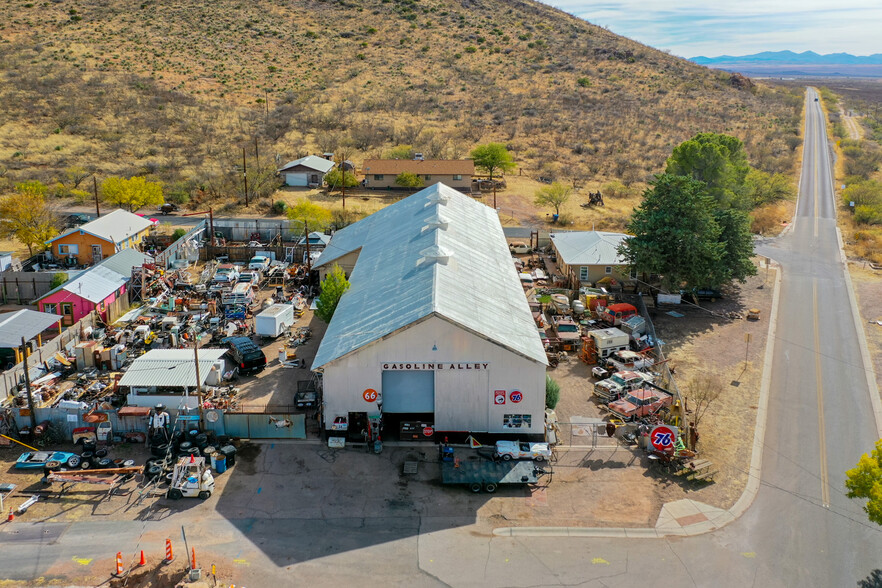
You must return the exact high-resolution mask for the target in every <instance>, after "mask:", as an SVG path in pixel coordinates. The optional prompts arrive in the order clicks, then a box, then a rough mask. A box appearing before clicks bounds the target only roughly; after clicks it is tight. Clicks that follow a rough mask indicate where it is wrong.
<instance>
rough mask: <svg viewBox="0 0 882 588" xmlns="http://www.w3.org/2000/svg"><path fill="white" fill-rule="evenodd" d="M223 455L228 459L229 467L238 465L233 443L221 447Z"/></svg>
mask: <svg viewBox="0 0 882 588" xmlns="http://www.w3.org/2000/svg"><path fill="white" fill-rule="evenodd" d="M220 452H221V455H223V456H224V457H225V458H226V460H227V464H226V465H227V467H228V468H231V467H233V466H234V465H236V448H235V447H233V446H232V445H224V446H223V447H221V448H220Z"/></svg>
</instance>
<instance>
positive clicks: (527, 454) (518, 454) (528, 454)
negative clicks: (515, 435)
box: [496, 441, 551, 461]
mask: <svg viewBox="0 0 882 588" xmlns="http://www.w3.org/2000/svg"><path fill="white" fill-rule="evenodd" d="M496 455H497V456H499V457H501V458H502V459H504V460H505V461H510V460H512V459H535V460H536V461H545V460H546V459H551V447H549V446H548V443H526V442H523V441H497V442H496Z"/></svg>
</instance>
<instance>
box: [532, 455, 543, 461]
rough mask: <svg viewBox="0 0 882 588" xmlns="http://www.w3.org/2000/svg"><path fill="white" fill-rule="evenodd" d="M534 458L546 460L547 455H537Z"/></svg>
mask: <svg viewBox="0 0 882 588" xmlns="http://www.w3.org/2000/svg"><path fill="white" fill-rule="evenodd" d="M533 459H535V460H536V461H545V456H544V455H537V456H536V457H534V458H533Z"/></svg>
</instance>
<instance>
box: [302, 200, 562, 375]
mask: <svg viewBox="0 0 882 588" xmlns="http://www.w3.org/2000/svg"><path fill="white" fill-rule="evenodd" d="M439 215H440V216H441V217H443V218H444V220H445V221H446V222H445V224H438V223H437V222H435V221H437V218H438V217H439ZM362 223H364V225H363V226H362V227H358V225H361V224H362ZM356 227H358V228H357V229H356ZM350 229H351V230H350ZM347 231H348V232H349V235H343V233H344V232H347ZM339 236H343V237H344V239H343V241H344V243H345V246H344V247H343V248H342V249H345V250H347V251H345V252H348V251H352V250H355V249H357V248H358V247H361V252H360V254H359V256H358V261H357V262H356V264H355V268H354V269H353V271H352V274H351V276H350V283H351V287H350V289H349V290H348V291H347V292H346V293H345V294H344V295H343V297H342V298H341V299H340V303H339V305H338V306H337V310H336V312H335V314H334V318H333V320H332V321H331V324H330V325H328V330H327V333H326V334H325V336H324V338H323V339H322V342H321V344H320V346H319V350H318V353H317V354H316V358H315V361H314V362H313V365H312V367H313V369H316V368H319V367H321V366H323V365H325V364H327V363H329V362H331V361H334V360H335V359H337V358H340V357H342V356H344V355H346V354H348V353H351V352H353V351H355V350H357V349H359V348H361V347H363V346H365V345H367V344H369V343H372V342H374V341H376V340H378V339H380V338H381V337H383V336H385V335H388V334H390V333H393V332H395V331H398V330H400V329H402V328H404V327H406V326H408V325H410V324H413V323H414V322H417V321H419V320H421V319H423V318H425V317H427V316H429V315H433V314H434V315H437V316H440V317H442V318H444V319H446V320H448V321H450V322H452V323H455V324H457V325H459V326H461V327H463V328H465V329H467V330H469V331H472V332H474V333H476V334H479V335H481V336H483V337H485V338H487V339H488V340H490V341H492V342H494V343H496V344H498V345H500V346H502V347H505V348H507V349H510V350H511V351H513V352H515V353H518V354H520V355H522V356H524V357H527V358H529V359H532V360H534V361H536V362H539V363H543V364H544V363H546V362H547V359H546V357H545V350H544V349H543V348H542V343H541V341H540V340H539V335H538V331H537V330H536V327H535V323H534V322H533V317H532V314H531V313H530V309H529V307H528V305H527V299H526V297H525V296H524V291H523V288H522V287H521V285H520V281H519V280H518V277H517V274H516V273H515V268H514V264H512V263H511V255H510V254H509V251H508V246H507V244H506V241H505V237H504V235H503V233H502V226H501V225H500V223H499V218H498V216H497V214H496V212H495V211H494V210H493V209H492V208H489V207H487V206H485V205H483V204H480V203H477V202H475V201H473V200H472V199H471V198H469V197H468V196H465V195H463V194H461V193H460V192H458V191H457V190H454V189H452V188H450V187H448V186H445V185H443V184H436V185H434V186H430V187H429V188H426V189H425V190H421V191H419V192H417V193H415V194H413V195H412V196H410V197H408V198H405V199H403V200H401V201H399V202H397V203H395V204H392V205H391V206H388V207H386V208H384V209H383V210H381V211H379V212H377V213H375V214H374V215H371V216H369V217H368V218H366V219H364V220H362V221H359V222H358V223H356V224H355V225H351V226H350V227H347V228H346V229H344V230H343V231H340V232H339V233H338V234H337V235H335V237H334V239H332V240H331V243H330V244H329V249H334V248H335V245H336V242H335V241H336V240H337V238H338V237H339ZM326 251H327V250H326ZM338 257H339V254H338Z"/></svg>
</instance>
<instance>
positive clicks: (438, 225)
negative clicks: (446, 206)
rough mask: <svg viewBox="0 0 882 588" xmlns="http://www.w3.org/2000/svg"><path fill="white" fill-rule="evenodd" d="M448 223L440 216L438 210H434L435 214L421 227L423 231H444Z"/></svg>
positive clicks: (445, 218)
mask: <svg viewBox="0 0 882 588" xmlns="http://www.w3.org/2000/svg"><path fill="white" fill-rule="evenodd" d="M449 223H450V221H449V220H448V219H447V217H446V216H444V215H443V214H441V211H440V210H438V209H436V210H435V214H433V215H432V216H430V217H429V218H427V219H426V224H425V225H423V231H430V230H432V229H441V230H446V229H447V225H448V224H449Z"/></svg>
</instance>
